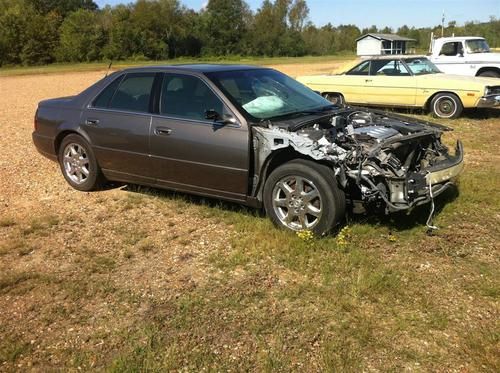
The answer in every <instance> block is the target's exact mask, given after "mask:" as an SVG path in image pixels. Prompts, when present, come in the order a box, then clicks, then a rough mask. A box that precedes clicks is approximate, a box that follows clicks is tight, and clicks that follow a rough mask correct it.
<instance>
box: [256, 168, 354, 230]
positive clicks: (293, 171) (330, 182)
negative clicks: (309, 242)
mask: <svg viewBox="0 0 500 373" xmlns="http://www.w3.org/2000/svg"><path fill="white" fill-rule="evenodd" d="M264 207H265V209H266V213H267V215H268V216H269V217H270V218H271V220H272V221H273V223H274V224H276V225H277V226H279V227H283V228H287V229H290V230H293V231H302V230H310V231H312V232H313V233H315V234H316V235H324V234H326V233H328V232H330V231H331V230H332V229H333V228H334V227H335V226H336V225H337V224H339V223H340V221H341V220H342V219H343V218H344V216H345V196H344V193H343V192H342V191H341V190H340V189H339V188H338V186H337V181H336V179H335V176H334V174H333V172H332V170H330V169H328V168H327V167H326V166H323V165H321V164H318V163H315V162H312V161H308V160H302V159H297V160H294V161H291V162H288V163H286V164H284V165H282V166H280V167H278V168H277V169H276V170H274V171H273V172H272V173H271V175H269V177H268V179H267V181H266V184H265V187H264Z"/></svg>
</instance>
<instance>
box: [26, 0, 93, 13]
mask: <svg viewBox="0 0 500 373" xmlns="http://www.w3.org/2000/svg"><path fill="white" fill-rule="evenodd" d="M26 2H27V3H28V4H29V5H32V6H33V8H34V9H35V10H36V11H37V12H39V13H41V14H47V13H51V12H54V13H57V14H59V15H62V16H66V15H67V14H69V13H71V12H74V11H75V10H78V9H87V10H96V9H97V4H96V3H95V2H94V1H92V0H26Z"/></svg>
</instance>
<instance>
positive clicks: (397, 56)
mask: <svg viewBox="0 0 500 373" xmlns="http://www.w3.org/2000/svg"><path fill="white" fill-rule="evenodd" d="M408 58H428V57H427V56H424V55H423V54H384V55H380V56H363V57H361V61H367V60H405V59H408Z"/></svg>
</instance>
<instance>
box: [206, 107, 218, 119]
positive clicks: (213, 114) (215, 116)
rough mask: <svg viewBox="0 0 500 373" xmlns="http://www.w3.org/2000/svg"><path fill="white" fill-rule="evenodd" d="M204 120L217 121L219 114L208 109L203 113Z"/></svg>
mask: <svg viewBox="0 0 500 373" xmlns="http://www.w3.org/2000/svg"><path fill="white" fill-rule="evenodd" d="M205 118H206V119H208V120H214V121H215V120H219V119H220V114H219V113H218V112H216V111H215V110H214V109H209V110H207V111H205Z"/></svg>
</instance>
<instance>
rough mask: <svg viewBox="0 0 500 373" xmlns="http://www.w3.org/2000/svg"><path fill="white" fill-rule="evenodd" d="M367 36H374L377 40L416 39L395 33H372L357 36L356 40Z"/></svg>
mask: <svg viewBox="0 0 500 373" xmlns="http://www.w3.org/2000/svg"><path fill="white" fill-rule="evenodd" d="M367 36H371V37H372V38H375V39H378V40H387V41H416V40H415V39H410V38H405V37H404V36H399V35H396V34H374V33H369V34H365V35H363V36H361V37H359V38H357V39H356V41H359V40H361V39H364V38H366V37H367Z"/></svg>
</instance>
